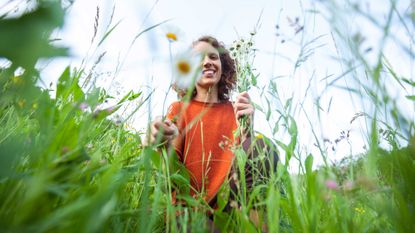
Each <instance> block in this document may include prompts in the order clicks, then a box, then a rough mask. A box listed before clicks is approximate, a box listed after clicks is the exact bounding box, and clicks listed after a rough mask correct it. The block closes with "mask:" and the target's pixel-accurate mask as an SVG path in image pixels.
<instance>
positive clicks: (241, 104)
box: [234, 91, 255, 124]
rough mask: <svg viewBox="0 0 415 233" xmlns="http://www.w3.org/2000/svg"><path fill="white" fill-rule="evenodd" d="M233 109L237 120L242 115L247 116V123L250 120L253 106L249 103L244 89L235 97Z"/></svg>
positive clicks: (253, 109)
mask: <svg viewBox="0 0 415 233" xmlns="http://www.w3.org/2000/svg"><path fill="white" fill-rule="evenodd" d="M234 111H235V116H236V119H237V120H239V119H240V118H241V117H242V116H247V118H248V124H250V122H252V118H253V116H254V112H255V108H254V105H252V103H251V98H250V97H249V94H248V92H246V91H244V92H242V93H239V95H238V96H237V97H236V101H235V104H234Z"/></svg>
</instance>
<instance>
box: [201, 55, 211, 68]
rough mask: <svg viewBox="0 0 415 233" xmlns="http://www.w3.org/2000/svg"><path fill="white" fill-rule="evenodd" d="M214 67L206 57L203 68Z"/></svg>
mask: <svg viewBox="0 0 415 233" xmlns="http://www.w3.org/2000/svg"><path fill="white" fill-rule="evenodd" d="M211 65H212V61H211V60H210V59H209V57H207V56H206V57H205V58H204V59H203V66H204V67H210V66H211Z"/></svg>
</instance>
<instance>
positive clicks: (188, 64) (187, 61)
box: [173, 51, 202, 90]
mask: <svg viewBox="0 0 415 233" xmlns="http://www.w3.org/2000/svg"><path fill="white" fill-rule="evenodd" d="M201 60H202V57H201V55H200V54H195V53H192V52H191V51H186V52H185V53H184V54H181V55H179V56H177V58H176V59H175V61H174V63H173V64H174V67H173V69H174V83H175V85H176V86H177V87H178V88H179V89H182V90H185V89H187V88H189V87H191V86H192V85H194V83H196V82H197V80H196V78H200V77H201V75H199V74H198V71H200V70H201V69H200V63H201Z"/></svg>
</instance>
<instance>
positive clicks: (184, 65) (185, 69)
mask: <svg viewBox="0 0 415 233" xmlns="http://www.w3.org/2000/svg"><path fill="white" fill-rule="evenodd" d="M176 65H177V70H178V71H179V73H180V74H183V75H187V74H189V72H190V69H191V65H190V63H189V62H188V61H186V60H180V61H178V62H177V64H176Z"/></svg>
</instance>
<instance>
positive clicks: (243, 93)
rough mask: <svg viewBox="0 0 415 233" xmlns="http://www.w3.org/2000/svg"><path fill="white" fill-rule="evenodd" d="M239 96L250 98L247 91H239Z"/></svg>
mask: <svg viewBox="0 0 415 233" xmlns="http://www.w3.org/2000/svg"><path fill="white" fill-rule="evenodd" d="M238 96H239V97H241V98H246V99H250V97H249V94H248V92H246V91H244V92H241V93H239V95H238Z"/></svg>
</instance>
